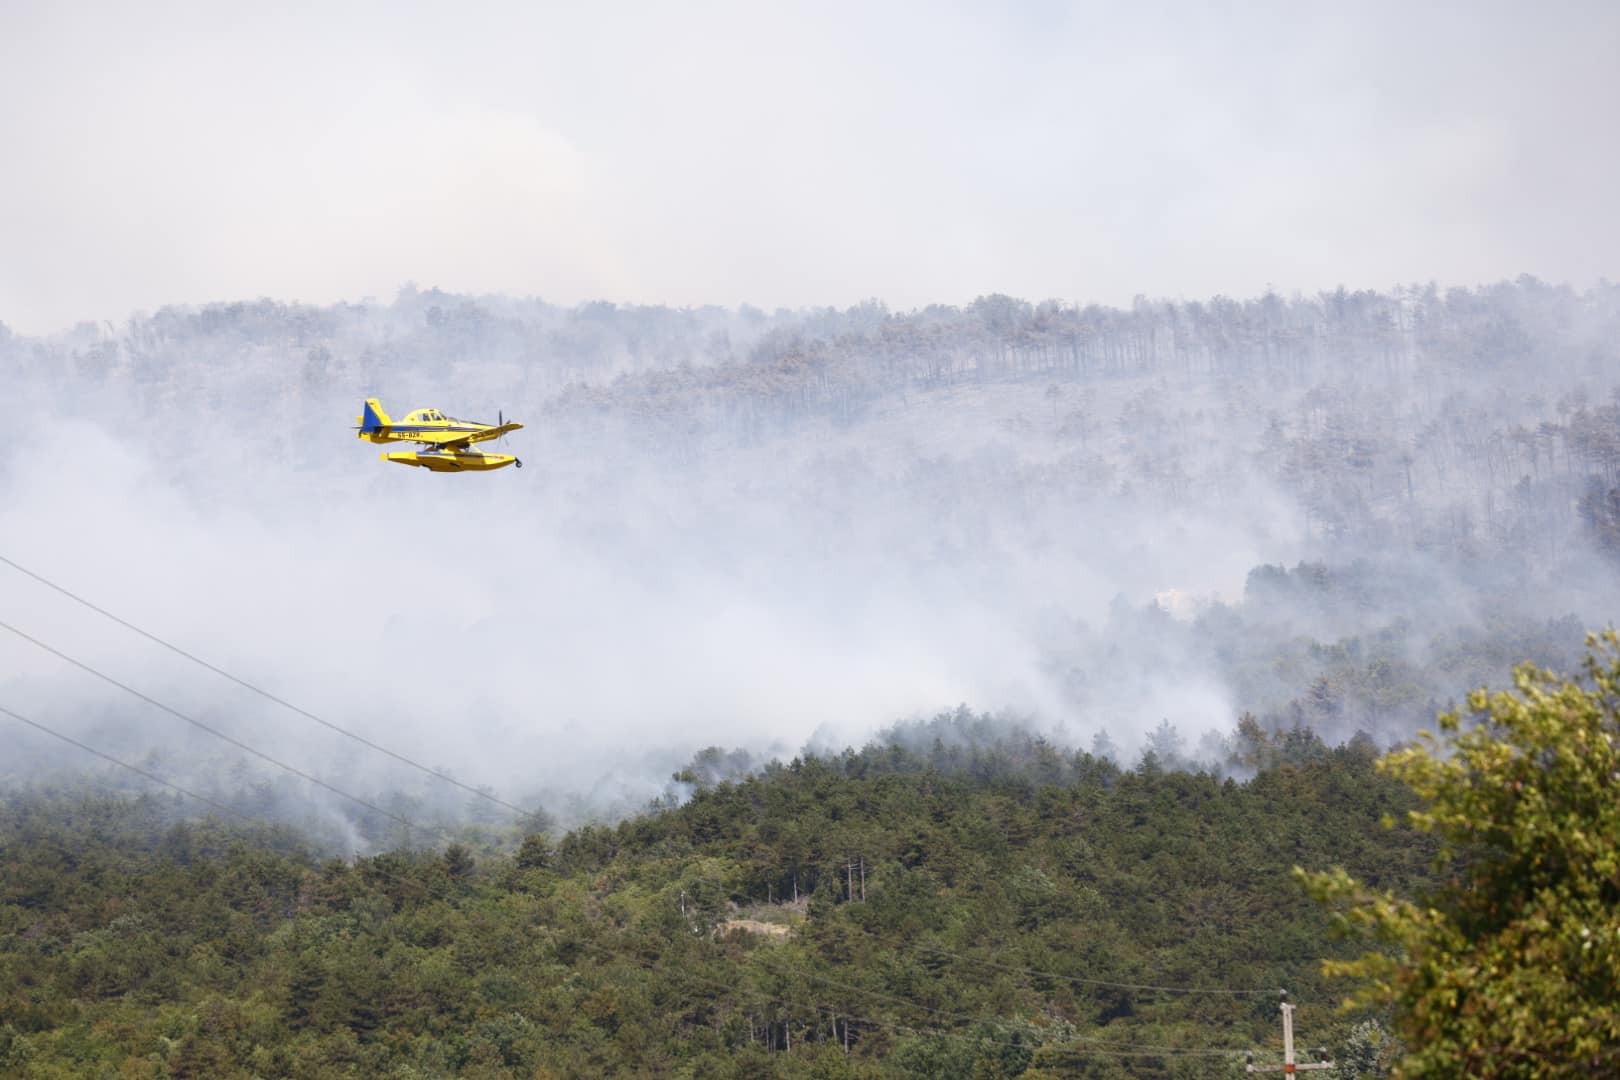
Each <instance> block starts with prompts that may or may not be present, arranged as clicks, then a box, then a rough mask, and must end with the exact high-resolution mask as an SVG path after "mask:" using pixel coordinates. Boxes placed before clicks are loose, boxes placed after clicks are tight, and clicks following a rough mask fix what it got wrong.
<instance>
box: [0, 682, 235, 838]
mask: <svg viewBox="0 0 1620 1080" xmlns="http://www.w3.org/2000/svg"><path fill="white" fill-rule="evenodd" d="M0 713H5V714H6V715H7V716H9V717H11V718H12V719H13V720H16V721H18V722H20V723H24V724H27V725H28V726H29V727H31V728H37V729H38V730H40V731H43V732H44V733H45V734H47V735H49V736H51V737H52V738H53V739H61V740H62V741H63V742H65V743H68V744H70V745H72V746H77V747H78V748H79V749H80V750H83V751H84V752H85V753H88V754H94V755H96V757H98V758H101V759H102V760H104V761H110V762H112V763H113V764H114V765H117V766H120V767H121V768H125V769H128V770H129V771H130V772H132V773H138V774H140V775H141V776H144V777H146V778H147V779H148V780H150V781H152V783H154V784H162V785H163V786H164V787H166V788H168V789H170V790H171V791H178V792H179V793H180V794H182V795H189V796H190V797H191V798H193V799H196V800H197V801H198V802H200V803H207V804H208V805H209V806H212V807H213V808H214V809H215V810H221V811H223V812H225V813H227V814H231V815H233V816H235V817H239V818H241V819H242V820H243V821H253V820H254V819H253V818H252V817H251V816H250V815H248V814H244V813H243V812H242V811H240V810H238V809H236V808H235V807H233V806H226V805H225V804H224V803H222V802H220V801H218V800H217V799H211V798H209V797H208V796H207V795H199V794H197V793H196V792H195V791H191V790H189V789H187V788H183V787H181V786H180V785H179V784H174V783H170V782H169V781H167V780H165V779H163V777H161V776H158V775H157V774H156V773H150V772H147V771H146V770H145V769H143V768H141V767H140V766H139V765H131V764H130V763H129V762H127V761H122V760H120V759H118V758H115V757H113V756H112V755H111V754H104V753H102V752H101V751H100V750H97V749H96V748H95V747H93V746H88V745H86V744H84V743H82V742H80V741H79V740H78V739H75V738H73V737H72V736H71V735H64V734H62V733H61V732H60V731H57V730H55V729H54V728H48V727H46V726H45V725H44V724H41V723H40V722H39V721H38V720H30V719H29V718H28V717H26V716H24V715H22V714H21V713H18V712H12V711H11V710H10V709H8V708H6V707H5V706H4V705H0Z"/></svg>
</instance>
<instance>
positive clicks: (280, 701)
mask: <svg viewBox="0 0 1620 1080" xmlns="http://www.w3.org/2000/svg"><path fill="white" fill-rule="evenodd" d="M0 563H5V564H6V565H7V566H9V567H11V568H12V569H13V570H16V571H17V572H18V573H21V574H25V575H27V576H28V577H31V578H33V579H34V580H35V581H37V582H39V583H40V584H41V585H44V586H45V587H46V588H49V589H54V590H55V591H57V592H59V593H61V594H62V595H63V596H65V597H67V598H68V599H69V600H72V601H74V602H75V603H78V604H82V605H84V606H85V607H87V608H89V609H90V610H91V611H94V612H95V613H96V614H98V615H101V616H103V617H104V618H107V619H111V620H112V621H113V622H115V623H117V624H118V625H119V626H122V627H124V628H125V629H127V630H133V631H134V632H135V633H137V634H139V635H141V636H142V637H144V638H146V639H147V640H148V641H150V642H152V643H154V644H157V645H161V646H163V647H164V648H165V649H168V650H169V651H170V652H172V653H174V654H175V655H177V656H182V657H184V658H185V659H187V660H190V661H191V662H192V663H194V664H198V665H200V666H202V667H205V668H207V669H208V670H209V671H212V672H213V673H214V674H215V675H218V676H219V677H220V678H222V679H228V680H230V681H231V682H233V683H235V684H236V685H237V686H240V687H242V688H243V689H244V690H251V691H252V692H253V693H255V694H258V695H259V696H260V697H262V698H264V699H265V700H266V701H270V702H274V703H275V704H277V705H280V706H281V707H282V708H284V709H289V710H291V711H292V712H295V713H297V714H298V715H299V716H302V717H304V718H306V719H308V720H313V721H315V723H317V724H320V725H321V726H322V727H325V728H329V729H330V730H332V731H335V732H337V733H338V734H339V735H342V736H344V737H345V738H348V739H353V740H354V741H355V742H357V743H360V744H361V745H362V746H366V747H369V748H370V749H372V750H375V751H377V752H378V753H379V754H386V755H387V756H389V757H391V758H393V759H394V760H395V761H398V762H400V763H402V764H405V765H409V766H410V767H411V768H413V769H419V770H421V771H422V772H425V773H427V774H428V775H429V776H431V777H433V778H434V779H436V780H442V781H444V782H445V783H446V784H452V785H454V786H455V787H458V788H461V789H462V790H463V791H466V792H469V793H470V794H473V795H476V796H478V797H479V798H480V799H485V800H487V801H489V802H492V803H494V804H495V805H497V806H500V807H503V808H504V809H507V810H510V811H512V812H513V813H515V814H519V815H521V816H524V817H527V816H528V815H530V814H531V813H533V811H531V810H525V809H524V808H523V807H521V806H517V805H515V804H514V803H509V802H507V801H506V800H505V799H502V798H500V797H499V796H496V795H492V794H490V793H489V792H487V791H484V790H482V789H480V788H476V787H473V786H472V785H471V784H464V783H462V782H461V781H460V780H457V779H455V778H454V777H450V776H446V775H444V774H443V773H441V772H439V771H438V770H436V769H433V768H430V767H429V766H427V765H423V764H422V763H421V762H419V761H413V760H412V759H411V758H408V757H406V756H405V755H404V754H401V753H398V752H397V751H394V750H390V749H389V748H388V747H386V746H383V745H381V744H379V743H375V742H372V741H371V740H370V739H368V738H366V737H365V736H364V735H359V734H357V733H355V732H353V731H350V730H349V729H348V728H345V727H343V726H341V725H339V724H334V723H332V722H331V721H330V720H325V719H323V718H321V717H319V716H316V715H315V714H314V713H312V712H310V711H309V710H308V709H305V708H302V707H300V706H298V705H294V704H293V703H292V702H290V701H287V700H285V699H284V698H280V697H277V696H276V695H275V694H272V693H271V692H270V691H268V690H265V689H263V688H262V687H258V686H255V685H254V684H253V683H250V682H248V681H247V680H246V679H243V678H240V677H238V676H236V675H233V674H231V673H230V672H229V671H226V670H225V669H224V668H221V667H216V666H215V665H213V664H210V663H209V662H208V661H207V660H204V659H203V658H202V657H200V656H197V655H195V654H194V653H190V652H187V651H186V650H185V649H182V648H181V647H180V646H178V645H175V644H173V643H172V642H169V641H165V640H164V639H163V638H160V637H158V636H157V635H156V634H154V633H152V632H151V631H149V630H144V629H142V628H141V627H139V626H136V625H135V624H134V623H132V622H130V621H129V620H128V619H124V618H121V617H119V616H117V615H114V614H113V613H112V612H110V611H108V610H107V609H106V608H104V607H101V606H99V605H97V604H94V603H92V602H91V601H89V600H86V599H85V598H84V597H82V596H80V595H79V594H77V593H75V592H73V591H71V590H70V589H67V588H65V587H63V586H61V585H58V584H57V583H56V582H54V581H51V580H50V579H49V578H47V577H45V576H43V575H42V574H37V573H35V572H34V571H32V570H30V569H28V568H27V567H26V566H23V565H21V564H19V563H17V562H15V561H14V560H12V559H8V558H7V557H6V556H5V555H0Z"/></svg>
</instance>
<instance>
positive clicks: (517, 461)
mask: <svg viewBox="0 0 1620 1080" xmlns="http://www.w3.org/2000/svg"><path fill="white" fill-rule="evenodd" d="M495 426H496V427H505V426H506V414H505V413H504V412H502V411H501V410H500V409H496V410H495ZM500 441H501V444H502V445H505V443H506V433H505V432H504V431H503V432H501V440H500ZM512 464H513V465H516V466H517V467H518V468H520V469H521V468H523V459H522V458H520V457H514V458H513V459H512Z"/></svg>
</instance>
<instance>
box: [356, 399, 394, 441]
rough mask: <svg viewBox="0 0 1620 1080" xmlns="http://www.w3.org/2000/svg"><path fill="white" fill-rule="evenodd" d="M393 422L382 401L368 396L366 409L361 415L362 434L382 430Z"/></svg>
mask: <svg viewBox="0 0 1620 1080" xmlns="http://www.w3.org/2000/svg"><path fill="white" fill-rule="evenodd" d="M391 423H393V421H392V420H390V419H389V418H388V414H387V413H385V412H383V407H382V403H381V402H379V401H378V400H377V399H376V398H366V407H365V410H364V411H363V412H362V413H361V415H360V434H362V435H370V434H372V433H373V432H377V431H381V430H382V429H383V428H385V427H387V426H388V425H389V424H391Z"/></svg>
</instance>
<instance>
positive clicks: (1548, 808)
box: [1296, 630, 1620, 1078]
mask: <svg viewBox="0 0 1620 1080" xmlns="http://www.w3.org/2000/svg"><path fill="white" fill-rule="evenodd" d="M1587 646H1588V650H1589V651H1588V655H1587V658H1586V661H1585V664H1584V676H1583V677H1582V678H1579V679H1575V680H1567V681H1566V680H1562V679H1559V678H1558V677H1557V676H1555V675H1553V674H1551V673H1550V672H1547V671H1543V670H1540V669H1538V668H1536V667H1534V666H1533V665H1529V664H1526V665H1524V666H1521V667H1520V668H1518V669H1517V671H1516V672H1515V675H1514V687H1515V688H1514V690H1512V691H1505V692H1501V693H1497V694H1494V695H1491V694H1487V693H1486V692H1485V691H1484V690H1479V691H1476V692H1474V693H1473V694H1472V695H1470V697H1469V700H1468V708H1469V710H1470V712H1469V714H1468V715H1467V716H1465V715H1464V714H1461V713H1448V714H1445V715H1443V716H1441V717H1440V727H1441V731H1442V733H1443V735H1442V737H1435V736H1432V735H1427V734H1425V735H1424V736H1423V737H1422V741H1421V742H1420V743H1419V744H1417V745H1414V746H1410V747H1406V748H1404V749H1400V750H1396V751H1394V752H1392V753H1391V754H1389V755H1388V756H1387V757H1385V758H1384V759H1383V760H1382V761H1381V762H1380V763H1379V767H1380V768H1381V769H1382V770H1384V771H1385V772H1387V773H1389V774H1391V775H1393V776H1395V777H1396V778H1397V779H1400V780H1402V781H1404V782H1405V783H1406V784H1407V785H1408V786H1410V787H1411V788H1412V789H1413V790H1414V791H1415V792H1416V793H1417V794H1418V795H1419V797H1420V798H1421V799H1422V800H1423V806H1422V807H1421V808H1420V809H1418V810H1415V811H1412V812H1411V820H1412V823H1413V824H1414V825H1415V826H1416V827H1417V828H1419V829H1422V830H1424V831H1428V832H1433V833H1435V834H1437V835H1438V836H1439V837H1440V838H1441V839H1442V841H1443V842H1444V844H1445V846H1446V853H1447V854H1448V855H1450V856H1451V857H1452V858H1454V859H1455V860H1456V865H1457V866H1458V867H1459V868H1460V869H1459V872H1458V876H1457V878H1456V879H1455V880H1454V881H1453V882H1452V883H1451V884H1450V885H1448V886H1446V887H1444V888H1442V889H1440V890H1438V891H1437V892H1436V893H1435V895H1432V896H1429V897H1426V898H1425V900H1424V902H1423V903H1421V904H1418V903H1412V902H1410V901H1407V900H1403V899H1399V898H1397V897H1395V896H1394V895H1392V894H1390V893H1388V892H1382V891H1375V890H1372V889H1369V888H1367V887H1366V886H1364V885H1362V884H1361V883H1359V882H1357V881H1355V880H1353V879H1352V878H1351V877H1350V875H1349V874H1348V873H1346V872H1345V871H1343V870H1342V869H1340V870H1335V871H1333V872H1331V873H1316V874H1309V873H1304V872H1303V871H1298V870H1296V874H1298V875H1299V876H1300V878H1301V879H1302V880H1303V881H1304V883H1305V884H1306V886H1307V888H1308V889H1309V890H1310V891H1311V892H1312V894H1313V895H1315V896H1316V897H1317V898H1318V899H1320V900H1324V901H1327V902H1331V903H1334V904H1336V905H1337V906H1339V907H1340V908H1341V909H1342V914H1341V915H1340V919H1341V920H1342V924H1343V925H1345V926H1347V927H1350V928H1354V929H1359V930H1362V931H1367V932H1370V933H1372V934H1373V935H1374V936H1375V937H1376V938H1377V939H1379V940H1381V941H1383V942H1384V943H1385V944H1386V945H1388V946H1393V948H1392V949H1390V950H1388V951H1382V952H1375V953H1370V954H1368V955H1366V956H1364V957H1362V958H1361V959H1359V960H1352V961H1339V962H1334V961H1329V962H1327V963H1326V964H1325V965H1324V967H1325V969H1326V970H1327V972H1328V973H1329V974H1340V975H1352V976H1357V977H1360V978H1362V979H1364V980H1367V985H1366V986H1365V987H1364V988H1363V990H1362V991H1361V992H1360V994H1358V998H1359V999H1360V1000H1362V1001H1364V1002H1373V1001H1386V1002H1390V1003H1392V1004H1393V1005H1394V1006H1395V1015H1396V1021H1397V1024H1398V1026H1399V1028H1400V1032H1401V1034H1402V1035H1403V1036H1404V1039H1405V1041H1406V1044H1407V1047H1408V1052H1407V1054H1406V1057H1405V1059H1404V1061H1403V1066H1402V1067H1403V1070H1404V1071H1405V1072H1406V1073H1407V1074H1409V1075H1418V1076H1468V1077H1504V1078H1505V1077H1531V1076H1534V1077H1553V1076H1577V1075H1578V1076H1590V1075H1593V1074H1594V1073H1608V1074H1612V1073H1614V1072H1616V1071H1620V980H1617V978H1616V973H1617V972H1620V797H1617V795H1620V637H1617V636H1616V634H1615V632H1614V631H1613V630H1610V631H1607V632H1605V633H1604V634H1602V635H1601V636H1592V637H1588V639H1587Z"/></svg>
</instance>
